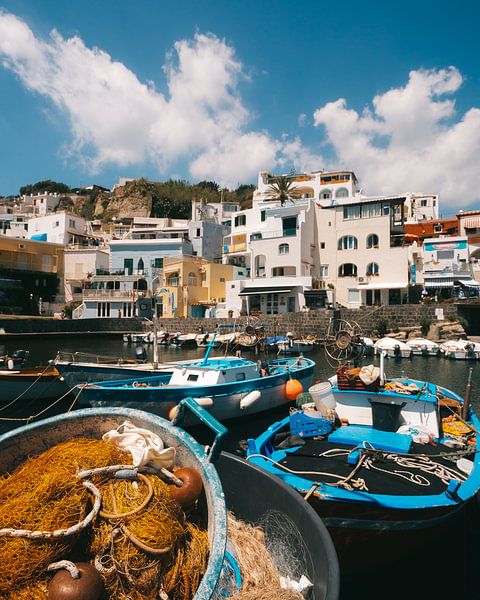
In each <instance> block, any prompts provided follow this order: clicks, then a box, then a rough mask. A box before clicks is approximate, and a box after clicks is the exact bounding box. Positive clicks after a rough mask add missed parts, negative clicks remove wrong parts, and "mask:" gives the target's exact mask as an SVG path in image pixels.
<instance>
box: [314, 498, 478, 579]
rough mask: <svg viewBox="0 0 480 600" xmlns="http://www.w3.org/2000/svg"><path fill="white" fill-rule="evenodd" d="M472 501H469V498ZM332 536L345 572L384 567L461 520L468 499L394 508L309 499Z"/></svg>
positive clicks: (430, 542)
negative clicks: (453, 503)
mask: <svg viewBox="0 0 480 600" xmlns="http://www.w3.org/2000/svg"><path fill="white" fill-rule="evenodd" d="M470 502H471V501H470ZM309 503H310V505H311V506H312V508H313V509H314V510H315V511H316V512H317V514H318V515H319V517H321V519H322V520H323V522H324V524H325V525H326V527H327V528H328V531H329V533H330V535H331V536H332V539H333V542H334V544H335V548H336V550H337V554H338V558H339V561H340V566H341V570H342V572H344V573H350V574H353V573H357V572H360V571H365V570H370V569H374V568H378V567H387V566H389V565H392V564H394V563H395V562H397V561H401V560H404V559H407V558H408V557H410V556H411V555H412V550H415V552H421V551H422V550H424V549H429V548H432V547H434V546H435V545H436V543H438V542H440V540H442V538H443V539H444V540H445V539H448V536H449V532H451V531H453V530H454V529H455V528H456V527H458V526H459V525H460V524H462V520H463V517H464V514H465V513H464V511H465V510H466V509H467V505H468V502H467V503H463V504H461V505H459V506H457V507H454V508H452V507H450V508H445V507H443V508H425V509H416V510H410V511H409V510H403V509H402V510H394V509H388V508H383V509H382V508H376V507H365V506H362V507H361V508H359V507H357V506H356V505H355V504H350V503H341V504H340V503H338V502H329V501H325V500H321V499H319V498H318V497H316V496H312V497H311V498H310V499H309Z"/></svg>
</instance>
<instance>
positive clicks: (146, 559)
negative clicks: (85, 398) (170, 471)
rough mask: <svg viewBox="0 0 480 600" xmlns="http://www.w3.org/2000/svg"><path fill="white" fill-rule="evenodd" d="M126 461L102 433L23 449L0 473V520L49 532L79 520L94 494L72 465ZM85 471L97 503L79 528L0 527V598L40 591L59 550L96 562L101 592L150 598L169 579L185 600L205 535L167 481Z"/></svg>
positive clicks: (194, 582)
mask: <svg viewBox="0 0 480 600" xmlns="http://www.w3.org/2000/svg"><path fill="white" fill-rule="evenodd" d="M131 462H132V460H131V455H130V453H125V452H122V451H120V450H118V449H117V448H116V447H115V446H114V445H113V444H111V443H110V442H106V441H103V440H90V439H84V438H81V439H74V440H71V441H69V442H65V443H62V444H59V445H57V446H54V447H52V448H51V449H49V450H47V451H46V452H44V453H42V454H40V455H39V456H36V457H33V458H29V459H28V460H27V461H25V463H23V465H21V466H20V467H18V469H16V470H15V471H14V472H13V473H12V474H7V475H5V476H4V477H3V478H2V479H1V481H0V483H1V486H0V528H2V529H5V528H11V529H15V530H19V529H28V530H32V531H37V530H40V531H46V532H53V531H58V530H59V529H66V528H69V527H71V526H74V525H76V524H78V523H79V522H81V521H82V520H83V519H84V518H85V516H86V515H87V514H88V513H89V512H90V511H91V509H92V504H93V502H92V494H91V493H90V491H89V490H87V489H86V488H85V486H84V485H83V482H82V480H81V479H80V478H79V477H78V476H77V473H78V472H79V471H81V470H87V469H95V468H101V467H108V466H111V465H126V464H131ZM90 479H91V481H92V482H93V483H94V485H95V487H96V488H97V489H98V491H99V492H100V495H101V509H100V512H99V513H98V515H97V516H96V518H95V519H94V521H93V523H92V525H90V526H88V527H86V528H85V529H84V530H82V531H79V532H78V533H76V534H75V535H73V536H70V535H69V536H68V537H64V538H62V539H54V540H52V539H30V538H24V537H8V536H7V537H5V536H3V535H0V556H1V561H0V598H5V599H6V600H27V599H28V600H45V599H46V598H47V586H48V582H49V580H50V578H49V577H47V567H48V565H49V564H50V563H52V562H55V561H57V560H63V559H67V560H71V561H77V562H79V561H88V562H91V563H93V564H94V565H95V567H96V568H97V569H98V570H99V572H100V574H101V576H102V579H103V581H104V584H105V588H106V594H105V598H112V599H113V598H114V599H115V600H117V599H118V600H149V599H151V598H157V597H159V593H160V592H161V591H162V590H163V589H164V588H165V587H168V590H169V597H170V598H171V600H191V599H192V598H193V596H194V594H195V592H196V590H197V588H198V585H199V583H200V580H201V578H202V577H203V574H204V573H205V570H206V568H207V562H208V556H209V543H208V536H207V533H206V531H205V530H204V528H202V527H200V526H198V525H197V524H194V523H193V522H190V521H189V520H188V519H187V517H186V516H185V513H184V512H183V510H182V508H181V507H180V505H179V504H178V503H177V501H176V500H175V499H174V498H173V497H172V495H171V492H170V488H169V485H167V484H166V483H165V482H164V481H162V480H161V479H160V478H159V477H158V476H157V475H153V474H138V476H137V479H134V480H128V479H115V478H114V477H113V476H112V475H111V474H105V473H102V474H93V475H91V477H90ZM189 517H191V518H192V520H194V519H195V518H196V515H195V512H193V513H192V514H191V515H189Z"/></svg>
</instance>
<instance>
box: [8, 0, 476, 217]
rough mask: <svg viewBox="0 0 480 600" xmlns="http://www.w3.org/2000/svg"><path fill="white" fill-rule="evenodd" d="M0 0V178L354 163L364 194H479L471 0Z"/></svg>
mask: <svg viewBox="0 0 480 600" xmlns="http://www.w3.org/2000/svg"><path fill="white" fill-rule="evenodd" d="M0 8H1V11H2V12H0V61H1V65H2V66H0V135H1V140H2V143H1V145H0V194H11V193H17V192H18V189H19V187H20V186H21V185H24V184H26V183H33V182H35V181H38V180H40V179H55V180H57V181H63V182H65V183H67V184H69V185H71V186H77V185H87V184H89V183H92V182H96V183H99V184H102V185H105V186H107V187H110V186H111V185H112V184H113V183H115V182H116V181H117V180H118V178H119V177H120V176H128V177H140V176H144V177H148V178H150V179H156V180H161V179H165V178H168V177H170V176H171V177H181V178H185V179H188V180H190V181H197V180H201V179H214V180H216V181H218V182H220V183H222V184H223V185H226V186H228V187H236V185H238V184H239V183H246V182H254V181H255V180H256V176H257V173H258V171H259V170H260V169H269V170H272V171H274V172H277V173H280V172H289V171H290V170H291V169H292V168H295V169H296V170H297V171H301V170H303V169H312V170H315V169H321V168H326V169H328V168H337V167H348V168H351V169H353V170H355V171H356V172H357V175H358V176H359V177H360V180H361V184H362V186H363V189H364V191H365V192H366V193H371V194H374V193H400V192H405V191H424V192H432V193H439V194H440V195H441V198H442V207H443V212H444V213H446V212H452V211H453V210H455V209H458V208H467V207H472V206H476V205H477V206H478V204H479V202H478V201H479V199H480V198H479V196H480V192H478V191H477V188H478V184H477V178H478V175H477V174H478V172H479V166H480V164H479V163H480V94H479V92H480V80H479V59H478V57H479V56H480V47H479V46H480V42H479V34H478V22H479V16H480V9H479V7H478V5H477V4H476V3H472V2H468V3H467V2H462V1H460V2H456V3H452V2H444V1H440V2H438V1H437V2H430V1H428V2H421V1H420V2H392V3H385V2H367V3H359V2H337V3H333V2H296V3H294V2H291V1H277V2H259V1H258V0H257V1H251V0H242V1H236V0H235V1H228V2H225V1H223V2H216V1H211V2H204V1H195V2H193V1H192V2H183V1H181V0H180V1H176V2H162V1H154V0H151V1H141V0H140V1H135V2H134V1H123V0H115V1H114V0H102V1H101V2H98V1H90V0H82V1H81V2H80V1H77V2H64V1H62V2H60V1H57V0H43V1H42V2H33V1H8V0H6V1H4V2H1V0H0ZM52 31H54V32H56V33H53V34H52Z"/></svg>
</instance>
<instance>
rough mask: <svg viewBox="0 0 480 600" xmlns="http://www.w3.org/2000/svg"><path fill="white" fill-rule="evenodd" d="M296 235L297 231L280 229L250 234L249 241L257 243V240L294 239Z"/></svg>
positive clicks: (294, 229) (293, 228)
mask: <svg viewBox="0 0 480 600" xmlns="http://www.w3.org/2000/svg"><path fill="white" fill-rule="evenodd" d="M296 235H297V229H296V228H295V227H292V228H291V229H282V230H281V231H262V232H261V233H252V235H251V236H250V241H251V242H257V241H259V240H270V239H272V238H282V237H295V236H296Z"/></svg>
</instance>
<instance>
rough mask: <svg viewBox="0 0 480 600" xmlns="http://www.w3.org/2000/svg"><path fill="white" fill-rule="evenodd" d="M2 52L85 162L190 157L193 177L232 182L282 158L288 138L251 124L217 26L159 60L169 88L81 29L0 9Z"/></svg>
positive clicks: (161, 166) (238, 71)
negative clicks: (42, 30) (91, 42)
mask: <svg viewBox="0 0 480 600" xmlns="http://www.w3.org/2000/svg"><path fill="white" fill-rule="evenodd" d="M0 60H1V62H2V64H3V66H4V67H5V68H7V69H10V70H11V71H13V72H14V73H15V74H16V75H17V76H18V77H19V79H20V80H21V82H22V83H23V85H25V86H26V87H27V88H28V89H29V90H31V91H32V92H34V93H38V94H40V95H42V96H45V97H47V98H49V99H50V100H51V101H52V102H53V103H54V105H55V106H56V107H57V109H59V110H60V111H62V113H63V114H64V115H65V116H66V117H67V119H68V120H69V122H70V127H71V133H72V142H71V145H70V147H69V151H70V153H71V155H72V156H74V157H75V159H77V160H78V159H80V160H82V161H83V163H84V165H85V167H86V168H88V169H89V170H90V171H91V172H93V173H95V172H99V171H100V170H101V169H102V167H104V166H105V165H107V164H115V165H119V166H122V167H128V166H129V165H134V164H142V163H145V162H146V161H149V162H151V163H153V164H155V165H157V166H158V171H159V174H167V172H168V169H169V167H170V166H171V165H172V164H173V163H175V162H177V161H187V162H188V164H189V166H190V172H191V174H192V176H193V177H195V178H198V179H215V180H216V181H218V182H219V183H221V184H223V185H229V186H232V185H236V184H237V183H238V182H239V181H245V180H246V179H249V178H252V177H254V176H255V175H256V174H257V172H258V170H259V169H273V168H275V167H276V166H277V165H280V164H283V162H284V161H285V159H286V158H285V157H286V148H285V144H284V143H283V142H281V141H278V140H275V139H273V138H272V137H271V136H270V135H269V134H268V133H267V132H264V131H249V125H250V123H251V121H252V115H251V114H250V111H249V110H248V109H247V108H246V106H245V105H244V103H243V102H242V99H241V97H240V94H239V91H238V86H239V84H240V82H242V81H245V80H246V79H247V77H246V75H245V74H244V70H243V66H242V64H241V63H240V61H239V60H238V59H237V58H236V56H235V53H234V50H233V49H232V47H231V46H229V45H228V44H227V43H226V42H225V41H223V40H220V39H219V38H217V37H216V36H214V35H204V34H200V33H199V34H197V35H195V37H194V38H193V39H192V40H181V41H178V42H177V43H176V44H175V45H174V48H173V50H172V52H171V53H170V54H169V56H168V57H167V60H166V64H165V65H164V75H165V77H166V82H167V86H168V94H166V95H165V94H162V93H159V92H158V91H157V90H156V89H155V86H154V84H152V83H151V82H147V83H144V82H142V81H140V80H139V79H138V78H137V76H136V75H135V74H134V73H132V71H130V70H129V69H128V68H127V67H126V66H125V65H124V64H122V63H121V62H118V61H115V60H114V59H113V58H112V57H111V56H110V55H109V54H107V53H106V52H104V51H102V50H100V49H98V48H87V47H86V46H85V44H84V43H83V41H82V40H81V39H80V38H79V37H78V36H75V37H72V38H69V39H65V38H63V37H62V36H61V35H60V33H58V32H57V31H52V33H51V34H50V37H49V38H48V39H47V40H41V39H38V38H37V37H35V35H34V33H33V32H32V31H31V29H30V28H29V27H28V25H27V24H26V23H25V22H24V21H22V20H21V19H19V18H18V17H16V16H15V15H12V14H9V13H5V12H3V13H0Z"/></svg>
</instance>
